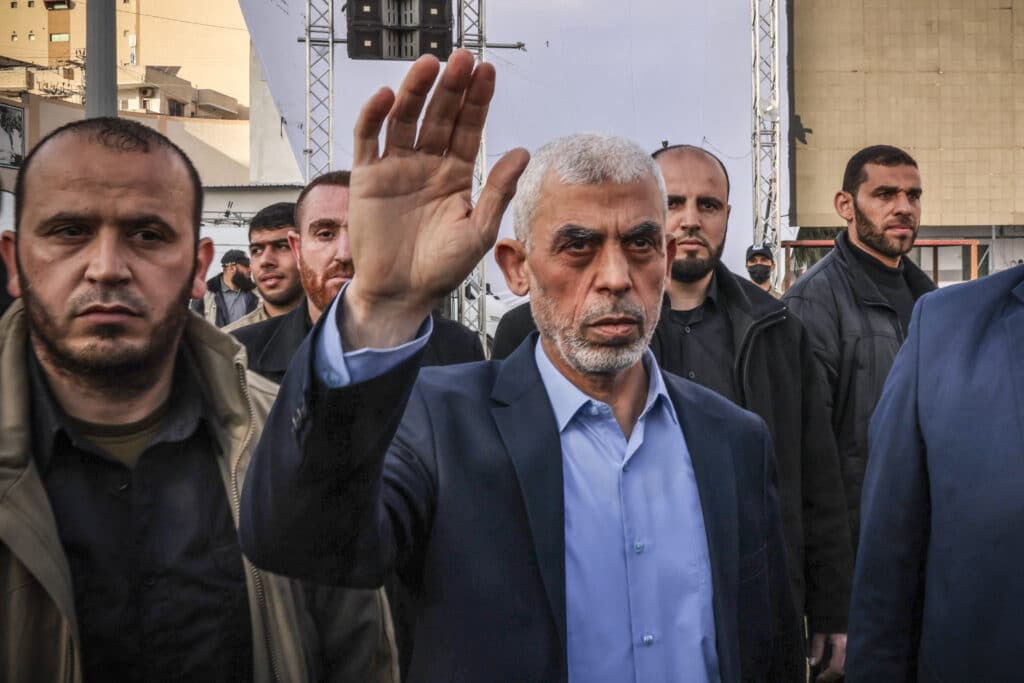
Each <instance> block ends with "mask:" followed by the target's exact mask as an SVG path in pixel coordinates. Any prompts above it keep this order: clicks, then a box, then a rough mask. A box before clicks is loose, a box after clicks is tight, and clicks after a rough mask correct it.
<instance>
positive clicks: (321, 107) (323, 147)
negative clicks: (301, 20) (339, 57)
mask: <svg viewBox="0 0 1024 683" xmlns="http://www.w3.org/2000/svg"><path fill="white" fill-rule="evenodd" d="M305 42H306V128H305V131H306V148H305V150H303V151H304V152H305V154H306V168H305V174H306V181H307V182H309V181H310V180H312V179H313V178H315V177H316V176H318V175H320V174H322V173H327V172H328V171H330V170H332V169H333V168H334V43H335V42H336V41H335V38H334V0H306V41H305Z"/></svg>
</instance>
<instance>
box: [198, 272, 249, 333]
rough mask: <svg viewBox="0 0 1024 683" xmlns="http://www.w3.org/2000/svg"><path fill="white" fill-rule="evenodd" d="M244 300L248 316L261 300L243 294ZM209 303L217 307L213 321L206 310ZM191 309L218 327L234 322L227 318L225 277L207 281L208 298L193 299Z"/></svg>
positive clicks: (218, 276)
mask: <svg viewBox="0 0 1024 683" xmlns="http://www.w3.org/2000/svg"><path fill="white" fill-rule="evenodd" d="M242 298H244V299H245V312H246V314H248V313H252V312H253V311H254V310H256V307H257V306H259V304H260V298H259V297H258V296H256V295H255V294H253V293H252V292H242ZM208 302H213V303H214V304H215V306H216V313H215V316H214V319H213V320H210V316H209V311H207V310H206V307H207V305H208ZM189 307H190V308H191V309H192V310H193V311H195V312H196V313H198V314H199V315H201V316H203V317H204V318H206V319H207V320H210V322H211V323H213V324H214V325H216V326H217V327H224V326H225V325H227V324H228V323H230V322H233V321H231V320H228V318H227V315H228V306H227V302H226V301H225V300H224V275H223V274H221V275H215V276H214V277H211V278H210V279H209V280H207V281H206V296H204V297H203V298H202V299H193V300H192V303H191V304H190V306H189Z"/></svg>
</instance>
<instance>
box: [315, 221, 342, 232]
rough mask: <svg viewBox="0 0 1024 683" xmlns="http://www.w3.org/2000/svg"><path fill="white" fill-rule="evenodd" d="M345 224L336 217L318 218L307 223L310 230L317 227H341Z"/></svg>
mask: <svg viewBox="0 0 1024 683" xmlns="http://www.w3.org/2000/svg"><path fill="white" fill-rule="evenodd" d="M344 226H345V224H344V223H342V222H341V221H340V220H338V219H337V218H318V219H316V220H315V221H313V222H312V223H310V224H309V230H310V231H311V232H312V231H313V230H316V229H318V228H341V227H344Z"/></svg>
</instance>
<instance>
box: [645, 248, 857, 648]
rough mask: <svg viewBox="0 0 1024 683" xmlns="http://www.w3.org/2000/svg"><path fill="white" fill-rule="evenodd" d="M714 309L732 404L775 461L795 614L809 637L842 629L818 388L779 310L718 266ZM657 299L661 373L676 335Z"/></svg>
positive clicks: (841, 579)
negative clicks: (752, 420) (753, 418)
mask: <svg viewBox="0 0 1024 683" xmlns="http://www.w3.org/2000/svg"><path fill="white" fill-rule="evenodd" d="M715 282H716V283H717V300H716V303H717V305H718V306H719V307H721V308H722V309H724V310H725V312H726V313H728V315H729V320H730V322H731V325H732V333H733V340H732V342H733V348H734V349H735V350H736V351H735V354H734V356H735V360H734V363H733V368H732V373H733V383H734V385H735V390H736V391H737V392H738V396H737V398H738V403H739V404H740V405H741V406H743V407H744V408H746V409H747V410H750V411H752V412H754V413H757V414H758V415H760V416H761V417H762V418H763V419H764V421H765V422H766V423H767V424H768V429H769V431H770V432H771V435H772V441H773V442H774V444H775V455H776V459H777V462H778V476H779V500H780V506H781V509H782V523H783V527H784V529H785V534H786V545H787V550H788V552H789V576H790V582H791V584H792V587H793V596H794V599H795V600H796V603H797V608H798V609H800V610H802V612H801V613H806V614H807V615H808V617H809V622H810V627H811V632H812V633H840V632H845V630H846V616H847V611H848V609H849V605H850V583H851V577H852V574H853V558H852V554H851V546H850V537H849V530H848V528H847V524H846V505H845V504H844V502H843V495H842V490H843V489H842V480H841V479H840V475H839V462H838V459H837V457H836V447H835V441H834V440H833V437H832V432H831V430H830V429H829V422H828V417H829V415H828V411H827V410H826V407H825V401H824V397H823V394H824V387H823V384H822V379H821V376H820V374H819V371H818V369H817V367H816V366H815V363H814V360H813V356H812V354H811V349H810V341H809V339H808V336H807V332H806V331H805V330H804V327H803V325H801V324H800V321H799V320H797V319H796V318H795V317H794V316H793V315H791V314H790V313H789V311H788V310H787V309H786V307H785V306H784V305H782V304H781V303H779V302H778V301H776V300H775V299H774V298H773V297H772V296H771V295H769V294H767V293H766V292H764V291H763V290H762V289H760V288H759V287H757V285H754V284H753V283H751V282H749V281H747V280H745V279H743V278H740V277H738V276H736V275H734V274H733V273H732V272H730V271H729V269H728V268H726V267H725V266H724V265H722V264H718V266H717V267H716V269H715ZM668 309H669V302H668V299H667V297H666V300H665V306H664V309H663V310H662V316H661V322H660V323H659V324H658V327H657V329H656V331H655V333H654V337H653V338H652V339H651V350H652V351H653V352H654V355H655V357H657V359H658V362H659V364H661V366H662V367H663V368H664V369H666V370H668V371H669V372H679V371H680V369H681V367H676V366H677V365H678V364H679V361H680V360H681V359H679V358H678V354H675V353H674V352H673V345H674V344H675V345H676V346H677V345H678V342H677V341H676V340H675V337H676V335H677V334H678V332H677V331H676V330H675V329H674V328H673V326H672V325H670V324H668Z"/></svg>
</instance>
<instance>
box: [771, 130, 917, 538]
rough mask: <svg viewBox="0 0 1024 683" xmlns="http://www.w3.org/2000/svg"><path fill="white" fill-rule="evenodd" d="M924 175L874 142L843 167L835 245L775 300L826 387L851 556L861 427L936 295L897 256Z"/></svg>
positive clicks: (909, 238)
mask: <svg viewBox="0 0 1024 683" xmlns="http://www.w3.org/2000/svg"><path fill="white" fill-rule="evenodd" d="M921 192H922V191H921V174H920V173H919V172H918V169H917V162H916V161H914V159H913V158H912V157H911V156H910V155H909V154H907V153H906V152H904V151H903V150H901V149H898V148H896V147H890V146H887V145H876V146H873V147H867V148H865V149H862V150H860V151H859V152H857V153H856V154H854V155H853V156H852V157H850V160H849V161H848V162H847V164H846V171H845V172H844V174H843V187H842V190H840V191H839V192H837V193H836V195H835V200H834V203H835V209H836V213H838V214H839V216H840V218H842V219H843V220H844V221H846V230H844V231H843V232H841V233H839V236H838V237H836V246H835V249H833V250H832V251H831V252H830V253H829V254H828V255H827V256H825V258H823V259H822V260H821V261H819V262H818V263H817V264H815V265H814V267H813V268H811V269H810V270H809V271H808V272H807V273H806V274H804V275H803V276H802V277H801V278H800V279H799V280H797V281H796V283H794V285H793V286H792V287H790V288H789V290H788V291H787V292H786V294H785V295H783V297H782V301H783V302H784V303H785V304H787V305H788V306H789V309H790V310H791V311H792V312H793V313H794V314H795V315H796V316H797V317H799V318H800V320H801V321H803V324H804V326H805V327H806V328H807V331H808V333H809V334H810V337H811V349H812V350H813V352H814V357H815V358H816V360H817V363H818V366H819V368H820V369H821V373H822V376H823V377H824V378H825V379H826V381H827V385H828V387H827V389H828V393H827V395H826V396H825V399H826V406H827V408H828V414H829V415H830V418H831V419H830V423H831V425H832V430H833V432H834V434H835V438H836V445H837V447H838V449H839V461H840V468H841V471H842V475H843V485H844V488H845V492H846V506H847V511H848V514H849V521H850V531H851V536H852V539H853V546H854V554H855V555H856V550H857V541H858V538H859V535H860V503H861V488H862V486H863V483H864V472H865V468H866V466H867V460H868V438H867V437H868V422H869V420H870V419H871V413H872V411H873V410H874V409H875V404H876V403H877V402H878V398H879V396H880V395H881V393H882V386H883V384H884V383H885V379H886V376H887V375H888V374H889V369H890V368H891V367H892V364H893V361H894V360H895V358H896V353H897V351H899V349H900V346H901V345H902V343H903V339H904V337H905V336H906V334H907V327H908V325H909V323H910V313H911V310H912V309H913V307H914V302H915V301H917V299H918V298H919V297H921V295H923V294H925V293H927V292H930V291H932V290H933V289H935V283H933V282H932V281H931V279H929V278H928V276H927V275H925V274H924V272H922V271H921V269H920V268H918V267H917V266H916V265H914V263H913V262H911V261H910V259H907V258H904V255H905V254H906V253H907V252H909V251H910V249H911V248H912V247H913V246H914V239H915V238H916V237H917V231H918V229H919V228H920V224H921Z"/></svg>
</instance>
